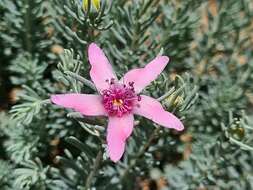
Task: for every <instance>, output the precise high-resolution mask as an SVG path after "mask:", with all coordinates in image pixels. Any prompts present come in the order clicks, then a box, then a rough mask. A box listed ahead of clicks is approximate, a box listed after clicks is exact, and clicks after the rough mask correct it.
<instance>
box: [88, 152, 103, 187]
mask: <svg viewBox="0 0 253 190" xmlns="http://www.w3.org/2000/svg"><path fill="white" fill-rule="evenodd" d="M102 156H103V153H102V150H99V152H98V154H97V156H96V159H95V162H94V168H93V170H92V171H91V172H90V174H89V176H88V177H87V179H86V182H85V190H89V189H90V186H91V182H92V179H93V177H94V175H95V174H96V173H97V169H98V168H99V165H100V162H101V161H102Z"/></svg>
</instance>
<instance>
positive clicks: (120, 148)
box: [106, 114, 134, 162]
mask: <svg viewBox="0 0 253 190" xmlns="http://www.w3.org/2000/svg"><path fill="white" fill-rule="evenodd" d="M133 126H134V116H133V115H132V114H128V115H124V116H122V117H109V123H108V129H107V138H106V139H107V144H108V152H109V156H110V159H111V160H112V161H114V162H117V161H119V160H120V158H121V157H122V155H123V153H124V150H125V144H126V140H127V138H128V137H129V136H130V135H131V133H132V131H133Z"/></svg>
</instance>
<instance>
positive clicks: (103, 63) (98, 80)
mask: <svg viewBox="0 0 253 190" xmlns="http://www.w3.org/2000/svg"><path fill="white" fill-rule="evenodd" d="M88 57H89V61H90V64H91V70H90V77H91V79H92V81H93V82H94V83H95V85H96V87H97V89H98V90H99V91H100V92H101V91H102V90H104V89H107V88H108V87H109V86H108V82H106V81H107V80H111V79H112V78H114V79H115V80H117V77H116V75H115V74H114V71H113V69H112V66H111V65H110V63H109V61H108V59H107V58H106V56H105V54H104V53H103V51H102V50H101V49H100V48H99V47H98V46H97V45H96V44H95V43H92V44H90V45H89V48H88Z"/></svg>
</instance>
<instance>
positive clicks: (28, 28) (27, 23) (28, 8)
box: [24, 0, 32, 53]
mask: <svg viewBox="0 0 253 190" xmlns="http://www.w3.org/2000/svg"><path fill="white" fill-rule="evenodd" d="M25 6H26V10H25V11H26V12H25V15H24V25H25V28H26V31H25V44H26V50H27V51H28V52H29V53H31V52H32V42H31V23H30V22H31V20H30V19H31V4H30V1H29V0H26V1H25Z"/></svg>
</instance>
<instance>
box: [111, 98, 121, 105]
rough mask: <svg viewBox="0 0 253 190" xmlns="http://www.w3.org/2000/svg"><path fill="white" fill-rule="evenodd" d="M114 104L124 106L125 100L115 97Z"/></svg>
mask: <svg viewBox="0 0 253 190" xmlns="http://www.w3.org/2000/svg"><path fill="white" fill-rule="evenodd" d="M113 105H114V106H122V105H123V100H121V99H114V100H113Z"/></svg>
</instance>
